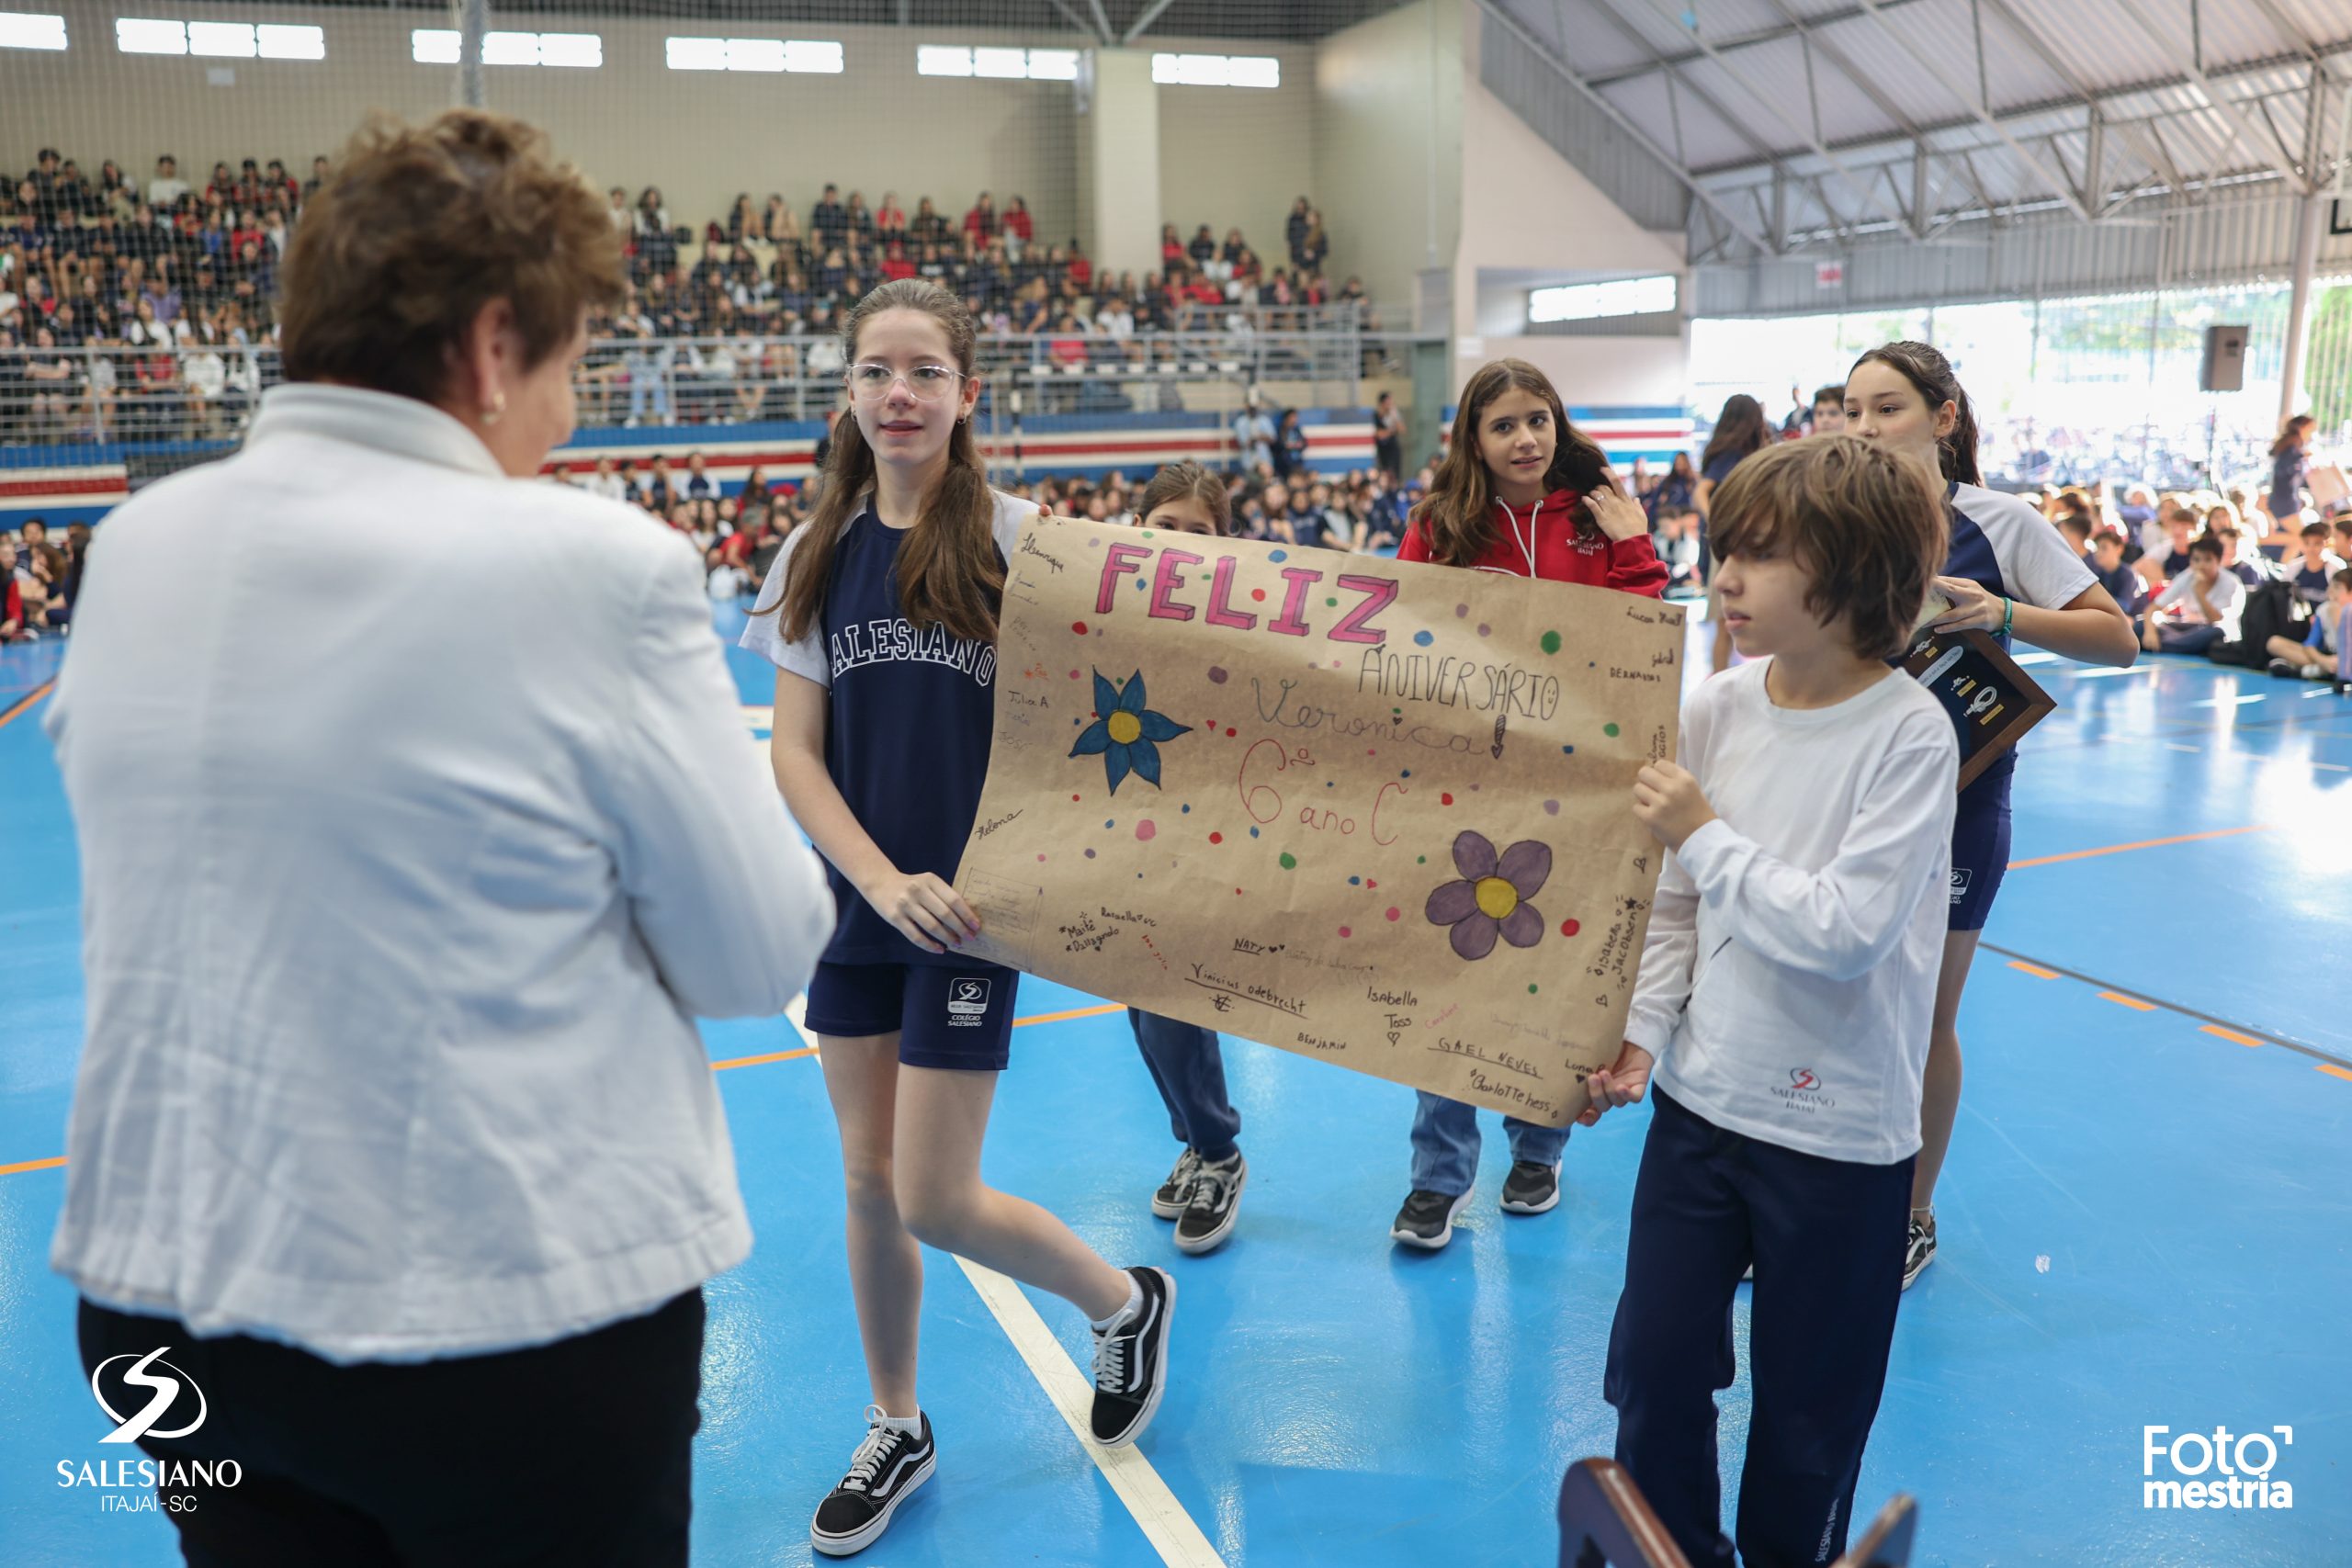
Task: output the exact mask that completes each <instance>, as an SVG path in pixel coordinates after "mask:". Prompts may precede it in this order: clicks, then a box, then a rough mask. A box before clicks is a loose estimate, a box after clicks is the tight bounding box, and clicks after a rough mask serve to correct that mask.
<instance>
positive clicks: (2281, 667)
mask: <svg viewBox="0 0 2352 1568" xmlns="http://www.w3.org/2000/svg"><path fill="white" fill-rule="evenodd" d="M2270 672H2271V673H2272V674H2273V675H2278V676H2280V677H2283V678H2284V679H2286V680H2290V681H2292V680H2295V679H2297V678H2299V677H2300V676H2301V674H2302V671H2301V669H2300V668H2299V667H2298V666H2297V665H2296V664H2295V661H2294V660H2291V659H2274V660H2271V661H2270Z"/></svg>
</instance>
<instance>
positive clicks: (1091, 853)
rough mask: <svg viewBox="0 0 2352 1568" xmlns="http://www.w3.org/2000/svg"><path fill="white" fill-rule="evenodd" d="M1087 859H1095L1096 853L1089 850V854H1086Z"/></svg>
mask: <svg viewBox="0 0 2352 1568" xmlns="http://www.w3.org/2000/svg"><path fill="white" fill-rule="evenodd" d="M1086 858H1087V859H1088V860H1092V859H1093V858H1094V852H1093V851H1092V850H1089V851H1087V852H1086Z"/></svg>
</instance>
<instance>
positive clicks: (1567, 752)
mask: <svg viewBox="0 0 2352 1568" xmlns="http://www.w3.org/2000/svg"><path fill="white" fill-rule="evenodd" d="M1576 754H1577V749H1576V748H1575V747H1573V746H1563V747H1561V748H1560V755H1561V756H1563V757H1573V756H1575V755H1576Z"/></svg>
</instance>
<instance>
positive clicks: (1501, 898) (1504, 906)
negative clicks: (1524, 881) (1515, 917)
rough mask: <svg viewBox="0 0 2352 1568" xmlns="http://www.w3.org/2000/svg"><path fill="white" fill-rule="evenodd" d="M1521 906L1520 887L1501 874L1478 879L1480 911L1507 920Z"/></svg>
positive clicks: (1491, 916)
mask: <svg viewBox="0 0 2352 1568" xmlns="http://www.w3.org/2000/svg"><path fill="white" fill-rule="evenodd" d="M1517 908H1519V889H1518V888H1516V887H1513V886H1511V885H1510V883H1508V882H1505V881H1504V880H1503V879H1502V878H1501V877H1499V876H1482V877H1480V878H1479V879H1478V912H1479V913H1480V914H1482V915H1486V916H1488V917H1490V918H1492V919H1498V920H1506V919H1510V916H1511V913H1512V911H1514V910H1515V909H1517Z"/></svg>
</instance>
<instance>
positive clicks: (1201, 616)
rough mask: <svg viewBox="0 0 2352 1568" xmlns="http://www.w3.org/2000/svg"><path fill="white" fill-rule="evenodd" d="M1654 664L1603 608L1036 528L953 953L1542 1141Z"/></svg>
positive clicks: (1660, 703) (1326, 561)
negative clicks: (1508, 1123)
mask: <svg viewBox="0 0 2352 1568" xmlns="http://www.w3.org/2000/svg"><path fill="white" fill-rule="evenodd" d="M1681 649H1682V611H1681V610H1680V609H1679V607H1677V606H1674V605H1669V604H1661V603H1659V602H1657V601H1656V600H1651V599H1644V598H1637V597H1634V596H1632V595H1628V594H1624V593H1619V592H1611V591H1610V590H1607V589H1599V588H1580V587H1573V586H1567V585H1564V584H1558V583H1548V582H1535V581H1527V580H1525V579H1521V578H1513V577H1504V576H1498V575H1496V574H1492V573H1484V572H1471V571H1464V570H1453V569H1448V568H1442V567H1430V566H1415V565H1404V564H1399V563H1397V562H1395V561H1389V560H1383V559H1380V558H1374V557H1368V556H1356V555H1348V554H1342V553H1335V552H1330V551H1324V550H1315V549H1295V548H1283V547H1269V546H1265V545H1260V544H1254V543H1250V542H1248V541H1244V540H1238V539H1221V538H1211V537H1204V536H1197V535H1185V534H1170V533H1165V532H1153V531H1142V532H1138V531H1137V530H1135V529H1131V528H1117V527H1111V526H1106V525H1100V524H1090V523H1084V522H1076V521H1069V520H1065V519H1061V518H1054V517H1041V518H1038V519H1036V520H1035V521H1034V522H1033V523H1031V524H1029V525H1027V526H1026V527H1025V528H1024V529H1023V532H1022V536H1021V542H1020V546H1019V547H1018V548H1017V550H1016V551H1015V553H1014V555H1013V558H1012V562H1011V571H1010V573H1009V577H1008V581H1007V583H1006V586H1005V594H1004V608H1003V615H1002V618H1001V626H1000V631H999V660H1000V662H999V666H998V669H999V675H998V696H997V706H996V731H995V739H994V742H993V751H992V754H991V759H990V762H989V777H988V784H987V787H986V789H985V791H984V792H983V794H982V795H981V799H980V807H979V813H978V819H977V820H976V822H975V823H974V825H973V829H972V836H971V839H970V840H969V841H968V842H967V845H966V846H965V851H964V858H963V862H962V865H961V869H960V871H959V874H958V875H957V878H956V886H957V887H958V889H959V890H960V891H961V892H962V894H963V896H964V897H965V898H966V900H967V902H968V903H970V904H971V906H972V907H973V908H974V909H975V910H977V911H978V913H979V915H980V918H981V923H982V931H981V934H980V937H979V939H978V941H977V942H973V943H972V944H970V948H969V951H971V952H972V953H974V954H975V956H978V957H980V958H983V959H988V960H990V961H993V962H997V963H1002V964H1012V965H1013V966H1014V967H1016V968H1019V969H1023V970H1025V971H1027V972H1029V973H1031V974H1035V975H1040V976H1045V977H1046V978H1048V979H1052V980H1057V981H1060V982H1062V983H1064V984H1066V985H1069V986H1074V987H1080V988H1082V989H1085V990H1088V991H1091V992H1093V993H1094V994H1096V995H1100V996H1106V997H1113V998H1117V999H1119V1000H1121V1001H1125V1002H1127V1003H1130V1004H1132V1005H1134V1006H1137V1007H1141V1008H1144V1009H1147V1010H1150V1011H1153V1012H1159V1013H1164V1014H1166V1015H1168V1016H1170V1017H1173V1018H1180V1019H1183V1020H1186V1021H1191V1022H1193V1023H1198V1024H1202V1025H1204V1026H1205V1027H1208V1028H1212V1029H1216V1030H1220V1031H1223V1032H1229V1033H1233V1034H1238V1035H1240V1036H1242V1037H1244V1038H1246V1039H1252V1040H1258V1041H1261V1042H1263V1043H1267V1044H1270V1045H1276V1046H1280V1047H1282V1048H1283V1049H1284V1050H1290V1051H1296V1052H1299V1053H1301V1054H1303V1055H1313V1056H1317V1057H1320V1058H1322V1059H1325V1060H1328V1061H1332V1062H1336V1063H1338V1064H1340V1066H1348V1067H1353V1068H1355V1069H1357V1070H1358V1071H1361V1072H1368V1073H1373V1074H1375V1075H1377V1076H1379V1077H1385V1078H1390V1079H1394V1080H1396V1081H1397V1082H1400V1083H1408V1084H1412V1085H1415V1086H1417V1087H1419V1088H1422V1089H1430V1090H1433V1091H1435V1092H1437V1093H1441V1094H1445V1095H1449V1096H1452V1097H1453V1098H1456V1099H1460V1100H1470V1101H1473V1102H1476V1103H1481V1104H1486V1105H1490V1106H1494V1107H1497V1108H1498V1109H1502V1110H1506V1111H1511V1112H1512V1113H1514V1114H1516V1115H1518V1116H1521V1117H1522V1118H1524V1119H1526V1120H1528V1121H1531V1122H1544V1123H1548V1124H1551V1125H1555V1126H1558V1125H1563V1124H1565V1123H1566V1122H1568V1121H1570V1120H1571V1119H1572V1118H1574V1117H1575V1116H1576V1115H1577V1113H1578V1112H1580V1111H1582V1110H1583V1109H1584V1107H1585V1103H1586V1101H1585V1092H1584V1087H1583V1079H1584V1075H1585V1074H1586V1073H1587V1072H1588V1071H1589V1070H1590V1069H1592V1068H1594V1067H1596V1066H1606V1065H1607V1064H1608V1063H1610V1062H1611V1061H1613V1060H1614V1059H1615V1058H1616V1055H1617V1052H1618V1047H1619V1044H1620V1043H1621V1040H1622V1038H1623V1029H1624V1021H1625V1013H1626V1009H1627V1006H1628V1004H1629V1003H1630V1001H1631V999H1632V994H1633V986H1634V970H1635V967H1636V965H1637V964H1638V963H1639V962H1640V958H1641V951H1642V941H1643V936H1644V933H1645V931H1646V928H1647V924H1648V917H1649V908H1650V900H1651V897H1652V896H1653V894H1654V893H1655V891H1656V889H1657V875H1658V869H1659V864H1660V862H1661V860H1662V859H1663V856H1664V852H1663V851H1662V850H1660V849H1659V847H1658V846H1657V843H1656V842H1654V841H1653V840H1651V838H1650V836H1649V834H1648V833H1647V831H1645V829H1643V828H1642V826H1641V825H1640V823H1639V822H1638V821H1636V820H1635V819H1634V815H1633V813H1632V811H1631V809H1630V808H1629V806H1628V801H1629V799H1630V792H1631V790H1632V786H1633V779H1634V773H1635V772H1636V771H1637V770H1638V769H1639V768H1640V766H1641V765H1642V763H1644V762H1645V761H1650V760H1652V759H1655V758H1660V757H1670V756H1672V755H1673V749H1674V741H1675V727H1676V716H1677V712H1678V708H1679V694H1680V690H1681V673H1682V672H1681V667H1680V659H1681Z"/></svg>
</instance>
